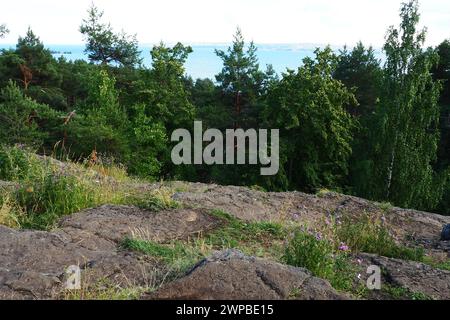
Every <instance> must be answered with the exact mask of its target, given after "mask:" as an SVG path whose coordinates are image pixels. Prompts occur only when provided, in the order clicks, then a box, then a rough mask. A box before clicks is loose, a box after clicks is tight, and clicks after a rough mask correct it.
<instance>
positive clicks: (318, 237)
mask: <svg viewBox="0 0 450 320" xmlns="http://www.w3.org/2000/svg"><path fill="white" fill-rule="evenodd" d="M316 239H317V240H322V234H321V233H320V232H317V233H316Z"/></svg>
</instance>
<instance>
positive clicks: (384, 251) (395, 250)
mask: <svg viewBox="0 0 450 320" xmlns="http://www.w3.org/2000/svg"><path fill="white" fill-rule="evenodd" d="M336 235H337V237H338V239H339V241H340V242H343V243H345V244H347V245H348V246H349V247H350V248H351V250H352V251H354V252H365V253H372V254H377V255H380V256H385V257H388V258H397V259H403V260H413V261H422V260H423V258H424V250H423V248H409V247H406V246H403V245H400V244H397V242H396V241H395V239H394V238H393V237H392V236H391V234H390V233H389V231H388V229H387V228H386V227H384V226H383V224H382V223H381V221H380V220H379V219H378V218H377V217H374V216H372V217H371V216H369V215H365V216H364V217H363V218H361V219H360V220H358V221H352V220H350V219H347V220H344V221H343V222H342V224H341V225H339V226H337V230H336Z"/></svg>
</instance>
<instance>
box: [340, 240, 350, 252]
mask: <svg viewBox="0 0 450 320" xmlns="http://www.w3.org/2000/svg"><path fill="white" fill-rule="evenodd" d="M339 250H341V251H348V250H349V247H348V245H346V244H345V243H343V242H342V243H341V245H340V246H339Z"/></svg>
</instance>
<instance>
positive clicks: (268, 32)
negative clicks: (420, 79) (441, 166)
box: [0, 0, 450, 48]
mask: <svg viewBox="0 0 450 320" xmlns="http://www.w3.org/2000/svg"><path fill="white" fill-rule="evenodd" d="M1 2H2V3H1V5H0V8H1V9H0V10H1V11H0V24H2V23H5V24H6V25H7V26H8V28H9V29H10V30H11V32H10V34H9V35H8V36H7V37H5V38H4V39H1V40H0V43H3V44H14V43H16V41H17V38H18V36H19V35H23V34H24V33H25V32H26V29H27V28H28V26H31V27H32V29H33V31H34V32H35V33H36V34H37V35H38V36H40V38H41V40H42V41H43V42H44V43H45V44H81V43H83V39H82V36H81V34H80V33H79V32H78V28H79V25H80V23H81V20H82V19H83V18H84V17H85V16H86V10H87V8H88V7H89V6H90V4H91V3H92V2H94V3H95V5H97V6H98V7H100V8H101V9H103V10H104V11H105V15H104V18H105V20H106V21H109V22H110V23H111V25H112V26H113V27H114V28H115V29H116V30H117V31H120V30H122V29H123V30H125V31H126V32H127V33H129V34H136V35H137V38H138V40H139V42H140V43H141V44H152V43H157V42H159V41H164V42H166V43H169V44H171V43H176V42H178V41H180V42H183V43H186V44H200V43H229V42H230V41H231V40H232V34H233V33H234V31H235V30H236V27H237V26H239V27H240V28H241V29H242V31H243V34H244V36H245V38H246V39H248V40H253V41H255V42H256V43H258V44H265V43H270V44H276V43H289V44H299V43H311V44H332V45H344V44H347V45H353V44H355V43H356V42H357V41H360V40H361V41H363V42H364V43H365V44H367V45H373V46H374V47H378V48H379V47H381V46H382V44H383V42H384V36H385V33H386V30H387V28H388V26H390V25H397V24H398V22H399V17H398V13H399V8H400V3H401V2H402V0H227V1H224V0H164V1H160V0H126V1H123V0H94V1H92V0H39V1H36V0H20V1H18V0H15V1H14V0H1ZM420 3H421V10H420V11H421V15H422V20H421V25H425V26H427V28H428V37H427V45H437V44H439V43H440V42H442V41H443V40H444V39H447V38H450V1H448V0H421V1H420Z"/></svg>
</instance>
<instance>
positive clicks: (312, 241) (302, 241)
mask: <svg viewBox="0 0 450 320" xmlns="http://www.w3.org/2000/svg"><path fill="white" fill-rule="evenodd" d="M283 261H284V262H285V263H286V264H289V265H292V266H296V267H302V268H306V269H308V270H309V271H311V272H312V274H313V275H315V276H317V277H319V278H323V279H326V280H328V281H330V283H331V285H332V286H333V287H334V288H336V289H338V290H341V291H351V290H352V289H353V285H354V280H355V277H356V274H357V269H356V267H355V265H353V264H352V262H351V261H350V259H349V256H348V255H347V253H345V252H339V251H338V250H336V248H335V245H334V243H332V242H331V241H329V240H328V239H322V238H319V237H317V236H315V235H313V234H311V233H308V232H306V231H297V232H296V233H295V234H294V236H293V237H292V239H291V240H290V241H289V243H288V245H287V246H286V249H285V253H284V256H283Z"/></svg>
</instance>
